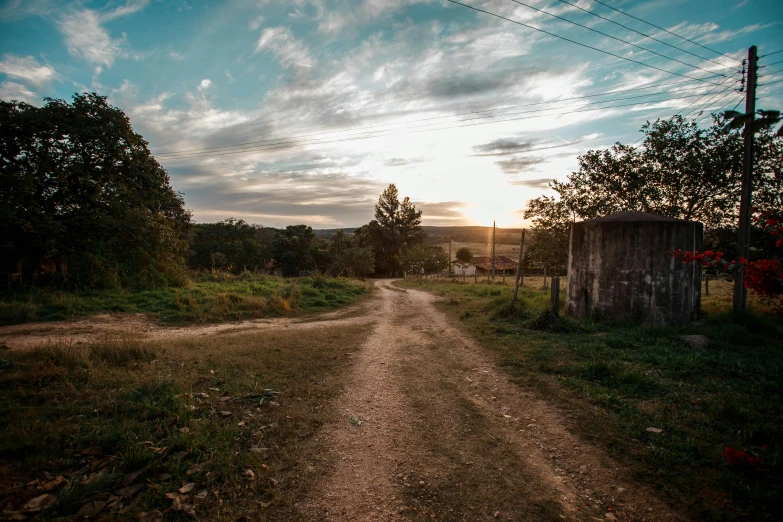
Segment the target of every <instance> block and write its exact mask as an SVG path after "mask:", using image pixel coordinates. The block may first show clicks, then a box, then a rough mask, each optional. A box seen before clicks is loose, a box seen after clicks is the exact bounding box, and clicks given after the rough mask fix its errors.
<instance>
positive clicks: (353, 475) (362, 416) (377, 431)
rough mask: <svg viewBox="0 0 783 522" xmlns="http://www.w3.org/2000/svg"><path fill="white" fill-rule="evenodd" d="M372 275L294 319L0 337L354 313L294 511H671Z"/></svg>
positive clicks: (133, 321)
mask: <svg viewBox="0 0 783 522" xmlns="http://www.w3.org/2000/svg"><path fill="white" fill-rule="evenodd" d="M375 285H376V287H377V288H378V292H376V294H375V296H374V297H373V298H372V299H369V300H366V301H364V302H362V303H361V304H360V305H358V306H355V307H350V308H347V309H344V310H341V311H338V312H332V313H329V314H323V315H320V316H315V317H311V318H307V319H304V320H303V319H271V320H255V321H245V322H240V323H228V324H219V325H210V326H190V327H183V328H171V327H168V328H167V327H161V326H157V325H155V324H153V323H152V322H151V321H150V320H149V319H147V318H146V317H144V316H141V315H138V316H128V315H103V316H94V317H90V318H86V319H78V320H74V321H66V322H62V323H38V324H27V325H19V326H11V327H3V328H0V344H3V343H5V344H6V345H7V346H8V347H10V348H11V349H25V348H27V347H31V346H35V345H40V344H41V343H42V342H46V341H47V340H49V339H57V340H60V341H61V340H62V339H63V338H65V339H70V340H71V341H72V342H74V343H79V342H89V341H90V340H91V339H94V338H96V337H97V336H107V335H112V336H118V335H124V334H134V335H135V336H139V335H141V336H142V338H144V339H146V340H159V339H177V338H186V337H195V336H199V337H200V336H212V335H232V334H233V333H243V334H248V333H252V332H254V331H259V332H262V331H264V330H278V331H279V330H280V329H292V330H295V329H308V330H312V329H319V328H327V327H334V326H341V325H366V328H368V329H369V328H371V329H372V330H371V333H370V335H369V337H368V338H367V341H366V342H365V343H364V344H363V345H362V347H361V348H360V349H358V350H357V349H355V348H351V347H348V346H347V347H346V348H347V349H346V354H347V355H348V356H349V357H348V367H347V368H346V369H347V371H346V372H345V375H346V377H344V378H343V379H344V382H343V386H341V387H340V389H341V390H342V391H341V392H340V393H339V394H338V395H337V396H336V397H334V398H333V400H332V401H331V407H332V408H333V411H335V412H336V415H334V416H333V418H334V419H336V420H334V421H331V422H328V423H327V424H325V425H324V426H323V427H322V428H321V430H320V432H319V433H318V435H316V436H315V438H316V439H317V440H316V441H315V443H316V446H318V447H319V448H324V447H325V448H328V450H327V454H325V455H323V458H321V459H318V460H320V461H323V462H324V463H326V464H324V465H323V467H322V466H321V465H318V466H317V469H318V470H319V472H318V474H319V475H320V476H319V477H318V478H316V479H315V486H314V488H312V490H311V492H310V493H308V494H306V498H300V499H299V501H298V502H294V504H293V505H294V506H295V508H294V509H295V510H297V511H299V512H300V516H301V518H303V519H305V520H340V521H373V520H379V521H380V520H384V521H393V520H534V521H546V520H557V521H560V520H580V521H581V520H633V521H657V520H684V518H683V517H682V516H681V515H680V514H678V513H676V512H674V511H672V510H671V509H670V508H669V507H668V506H667V505H666V504H665V503H664V502H662V501H661V500H660V499H659V498H658V497H657V496H656V493H655V492H654V491H652V490H651V489H650V488H648V487H646V486H644V485H641V484H639V483H637V482H635V481H634V480H633V478H632V477H631V476H630V475H629V473H627V472H626V471H625V470H624V469H623V467H622V466H620V465H619V464H618V463H616V462H615V461H614V460H613V459H612V458H611V457H610V456H609V455H607V454H606V453H605V452H604V451H603V450H601V449H599V448H598V447H596V446H593V445H592V444H590V443H588V442H586V441H584V440H581V439H579V438H578V437H576V436H575V435H573V434H571V433H570V432H569V431H568V430H567V429H566V428H565V425H566V423H565V422H564V421H565V419H566V415H567V413H566V412H562V411H559V410H558V409H556V408H554V407H552V406H551V405H549V404H548V403H547V402H546V401H544V400H542V399H541V397H540V396H539V395H538V394H537V393H536V392H535V391H533V390H531V389H526V388H524V387H522V386H520V385H518V384H516V383H514V382H511V380H510V377H509V376H508V375H507V374H506V373H505V372H504V370H502V369H501V368H500V367H499V366H498V364H497V361H496V359H495V358H494V357H493V356H492V355H491V354H489V353H488V352H486V351H485V350H484V349H483V348H481V347H480V346H478V344H477V343H476V342H475V341H474V340H472V339H471V338H470V337H469V336H468V335H466V334H465V333H463V332H462V331H460V329H459V328H458V327H457V326H456V325H454V324H453V323H452V322H451V321H450V320H449V319H447V317H446V316H445V315H443V314H442V313H441V312H440V311H438V310H437V309H436V308H435V306H434V303H435V301H436V299H437V298H436V297H434V296H432V295H431V294H428V293H425V292H420V291H416V290H402V289H399V288H396V287H393V286H391V285H392V282H390V281H378V282H376V283H375ZM310 333H311V334H312V332H310ZM303 457H304V458H307V454H306V453H305V455H303ZM324 468H326V469H325V471H321V470H322V469H324ZM314 469H315V468H314ZM281 515H282V513H281ZM271 518H275V517H274V516H271Z"/></svg>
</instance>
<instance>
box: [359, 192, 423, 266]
mask: <svg viewBox="0 0 783 522" xmlns="http://www.w3.org/2000/svg"><path fill="white" fill-rule="evenodd" d="M424 237H425V233H424V229H422V227H421V210H416V207H415V206H414V205H413V203H411V201H410V198H408V197H406V198H404V199H403V200H402V201H400V200H399V193H398V192H397V187H396V186H394V184H391V185H389V186H388V187H387V188H386V190H384V191H383V193H382V194H381V196H380V198H378V204H377V205H375V219H374V220H372V221H370V222H369V223H368V224H366V225H364V226H362V227H359V228H358V229H357V230H356V232H354V237H353V241H354V243H355V244H356V245H357V246H362V247H371V248H372V249H373V250H374V252H375V273H376V274H377V275H380V276H395V275H398V274H399V273H400V271H401V265H400V255H401V253H402V252H404V251H405V250H407V249H410V248H412V247H413V246H415V245H419V244H421V243H422V242H423V241H424Z"/></svg>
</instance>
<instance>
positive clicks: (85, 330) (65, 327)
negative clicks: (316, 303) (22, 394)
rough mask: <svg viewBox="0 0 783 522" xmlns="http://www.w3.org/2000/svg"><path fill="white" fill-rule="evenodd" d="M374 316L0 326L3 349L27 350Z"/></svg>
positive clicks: (116, 317)
mask: <svg viewBox="0 0 783 522" xmlns="http://www.w3.org/2000/svg"><path fill="white" fill-rule="evenodd" d="M371 320H372V317H369V316H368V315H366V314H365V313H364V309H363V307H362V305H354V306H350V307H347V308H342V309H340V310H337V311H334V312H327V313H323V314H318V315H313V316H307V317H302V318H289V317H275V318H270V319H253V320H248V321H235V322H230V323H219V324H208V325H188V326H182V327H173V326H161V325H158V324H155V322H153V321H152V319H150V317H149V316H147V315H145V314H100V315H92V316H88V317H82V318H78V319H71V320H68V321H58V322H47V323H25V324H18V325H13V326H2V327H0V346H2V345H3V344H5V345H6V346H8V347H9V348H12V349H13V348H16V349H25V348H32V347H34V346H40V345H42V344H46V343H47V342H50V341H65V342H71V343H74V344H81V343H89V342H90V341H93V340H95V339H101V338H105V337H123V336H132V337H134V338H140V339H142V340H146V341H164V340H170V339H184V338H188V337H200V336H205V335H231V334H238V333H248V332H250V331H254V330H266V329H279V328H286V329H293V330H300V329H312V328H320V327H322V326H324V323H325V322H328V324H329V325H330V326H340V325H346V326H347V325H354V324H364V323H367V322H370V321H371Z"/></svg>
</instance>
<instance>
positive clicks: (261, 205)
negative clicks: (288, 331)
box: [0, 0, 783, 228]
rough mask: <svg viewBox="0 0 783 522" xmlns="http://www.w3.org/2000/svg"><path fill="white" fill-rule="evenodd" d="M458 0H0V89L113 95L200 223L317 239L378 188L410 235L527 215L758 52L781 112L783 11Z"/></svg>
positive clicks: (6, 95)
mask: <svg viewBox="0 0 783 522" xmlns="http://www.w3.org/2000/svg"><path fill="white" fill-rule="evenodd" d="M460 1H461V2H462V3H464V4H467V5H469V6H472V7H474V8H476V9H481V10H483V11H486V12H480V11H476V10H475V9H470V8H469V7H465V6H461V5H456V4H454V3H450V2H448V1H445V0H285V1H284V0H277V1H276V0H261V1H259V0H254V1H249V0H248V1H241V0H237V1H232V2H214V1H212V2H210V1H205V2H201V1H197V0H171V1H166V0H127V1H111V0H110V1H106V0H102V1H87V0H85V1H79V2H70V3H69V2H64V1H54V0H52V1H50V0H10V1H2V2H0V99H3V100H7V101H8V100H14V99H15V100H20V101H25V102H27V103H31V104H34V105H39V106H40V105H42V104H43V98H44V97H52V98H62V99H67V100H70V98H71V96H72V95H73V94H74V93H76V92H86V91H89V92H97V93H99V94H101V95H104V96H107V97H108V100H109V102H110V103H111V104H113V105H115V106H117V107H120V108H121V109H122V110H124V111H125V113H126V114H127V115H128V116H129V118H130V120H131V123H132V125H133V127H134V129H135V131H136V132H138V133H139V134H141V135H142V136H143V137H144V138H145V139H146V140H147V141H148V142H149V147H150V150H151V151H152V153H153V154H154V155H155V157H156V158H157V159H158V161H159V162H160V163H161V164H162V165H163V166H164V167H165V168H166V170H167V171H168V172H169V175H170V176H171V184H172V186H173V187H174V189H175V190H177V191H180V192H182V193H183V194H184V198H185V202H186V206H187V208H189V209H191V210H192V211H193V218H194V220H195V221H197V222H215V221H219V220H223V219H226V218H228V217H235V218H238V219H244V220H245V221H247V222H249V223H257V224H261V225H265V226H273V227H281V226H285V225H291V224H299V223H304V224H307V225H310V226H312V227H314V228H340V227H354V226H359V225H362V224H364V223H366V222H368V221H369V220H370V219H372V215H373V212H374V204H375V203H376V202H377V199H378V196H379V194H380V193H381V191H382V190H383V189H384V188H385V187H386V186H387V185H388V184H389V183H394V184H396V185H397V187H398V189H399V192H400V195H401V196H409V197H410V198H411V200H412V201H413V202H414V203H415V205H416V207H417V208H418V209H421V210H422V211H423V220H424V221H423V222H424V224H425V225H436V226H448V225H491V224H492V222H493V220H494V221H497V224H498V226H502V227H509V226H523V225H526V224H527V223H526V222H525V221H524V219H523V214H524V209H525V208H526V206H527V202H528V201H529V200H530V199H531V198H535V197H538V196H540V195H542V194H543V195H553V194H554V192H553V191H552V190H551V189H550V188H549V186H548V184H549V182H550V181H551V180H559V181H564V180H566V179H567V177H568V175H569V174H570V173H571V172H574V171H575V170H577V169H578V165H579V164H578V156H579V155H580V154H584V153H585V152H586V151H587V150H589V149H602V148H607V147H610V146H611V145H612V144H614V143H616V142H621V143H625V144H632V143H635V142H637V140H639V138H640V136H641V134H640V127H641V126H642V125H643V124H644V123H645V122H646V121H648V120H651V121H654V120H655V119H656V118H668V117H671V116H673V115H674V114H678V113H679V114H683V115H687V116H688V117H689V118H693V119H695V120H696V121H698V122H700V124H701V125H708V124H709V123H710V117H709V114H710V112H711V111H719V110H727V109H731V108H733V107H735V106H736V104H737V103H738V102H740V101H741V100H742V95H741V94H739V93H738V92H736V89H738V88H739V85H740V84H739V78H740V77H741V73H740V72H739V71H740V70H741V68H742V66H741V63H740V61H741V60H742V58H744V57H746V56H747V50H748V47H749V46H751V45H756V46H757V47H758V54H759V55H760V56H761V58H760V60H759V66H760V69H759V85H760V87H759V91H758V98H759V99H758V102H757V105H758V107H759V108H765V109H781V108H783V94H781V93H783V72H779V71H783V63H780V64H776V63H775V62H778V61H781V60H783V52H782V53H778V54H774V55H770V56H768V57H765V56H764V55H765V54H767V53H774V52H776V51H779V50H783V2H781V1H780V0H744V1H724V0H699V1H696V0H602V2H603V4H602V3H601V2H597V1H594V0H567V1H561V0H547V1H538V0H524V1H523V2H522V3H519V2H514V1H513V0H460ZM523 4H526V5H523ZM607 6H610V7H613V8H615V9H619V10H620V11H622V13H621V12H617V11H614V10H612V9H610V7H607ZM536 9H538V11H537V10H536ZM542 11H543V12H542ZM489 13H492V14H489ZM623 13H626V14H629V15H632V16H633V17H635V18H631V17H629V16H626V15H625V14H623ZM493 14H494V15H499V16H501V17H504V18H500V17H499V16H493ZM551 15H555V16H557V17H560V18H555V17H554V16H551ZM595 15H599V16H600V17H603V18H599V17H598V16H595ZM568 21H570V22H575V23H576V24H581V25H582V26H585V27H581V26H578V25H574V24H572V23H569V22H568ZM514 22H518V23H514ZM645 22H649V23H650V24H654V25H655V26H658V27H657V28H656V27H654V26H652V25H648V24H647V23H645ZM520 24H524V25H520ZM526 26H527V27H526ZM590 29H592V31H591V30H590ZM544 31H546V32H544ZM596 31H600V32H601V33H604V34H599V33H598V32H596ZM672 33H673V34H672ZM559 37H562V38H559ZM563 38H567V39H568V40H571V41H566V40H564V39H563ZM686 39H687V40H686ZM579 44H582V45H579ZM613 55H614V56H613ZM767 64H769V66H767ZM732 89H734V91H732ZM743 103H744V102H743ZM743 107H744V105H743V104H742V103H741V104H740V107H739V109H742V108H743Z"/></svg>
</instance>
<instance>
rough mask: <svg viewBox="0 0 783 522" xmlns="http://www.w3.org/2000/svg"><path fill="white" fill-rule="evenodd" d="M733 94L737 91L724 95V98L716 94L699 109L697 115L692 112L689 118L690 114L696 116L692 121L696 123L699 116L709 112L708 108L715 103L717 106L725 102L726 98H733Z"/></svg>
mask: <svg viewBox="0 0 783 522" xmlns="http://www.w3.org/2000/svg"><path fill="white" fill-rule="evenodd" d="M733 92H736V91H731V92H727V93H725V94H723V96H720V94H716V95H715V96H713V97H712V98H710V99H709V100H707V102H706V103H704V104H703V105H701V106H700V107H699V108H698V110H697V111H696V112H695V113H694V112H693V111H691V112H690V113H689V116H690V114H696V116H694V117H692V118H691V119H692V120H694V121H695V120H696V118H698V117H699V116H701V115H702V114H704V111H705V110H707V109H708V107H709V106H710V105H711V104H713V103H716V104H717V103H719V102H722V101H723V100H725V99H726V98H728V97H729V96H731V94H732V93H733ZM716 98H717V99H716ZM713 100H714V101H713ZM687 117H688V116H686V118H687Z"/></svg>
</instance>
